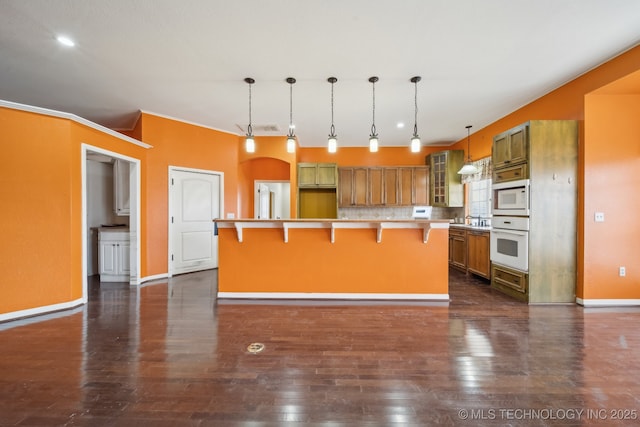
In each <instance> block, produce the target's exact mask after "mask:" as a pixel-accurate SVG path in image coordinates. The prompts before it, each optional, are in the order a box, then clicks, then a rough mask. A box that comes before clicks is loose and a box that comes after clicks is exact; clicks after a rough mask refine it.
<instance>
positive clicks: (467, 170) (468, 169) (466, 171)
mask: <svg viewBox="0 0 640 427" xmlns="http://www.w3.org/2000/svg"><path fill="white" fill-rule="evenodd" d="M470 139H471V125H467V161H466V162H465V164H464V166H462V168H461V169H460V170H459V171H458V174H460V175H473V174H474V173H478V168H477V167H475V166H474V165H473V163H472V162H471V151H470V149H469V147H470Z"/></svg>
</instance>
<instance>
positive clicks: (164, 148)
mask: <svg viewBox="0 0 640 427" xmlns="http://www.w3.org/2000/svg"><path fill="white" fill-rule="evenodd" d="M141 120H142V125H141V126H142V140H143V141H144V142H146V143H147V144H151V145H153V148H152V149H150V150H149V151H148V154H147V163H146V170H145V172H144V173H145V177H146V186H145V190H146V206H144V207H143V212H142V217H144V218H146V227H145V228H143V236H142V238H143V243H142V246H143V247H145V248H146V250H145V251H142V252H141V256H143V257H144V258H143V261H142V269H141V273H142V274H141V275H142V277H146V276H154V275H159V274H166V273H167V272H168V259H167V252H168V226H167V224H168V215H169V206H168V203H169V201H168V193H169V190H168V188H169V184H168V183H169V166H177V167H185V168H193V169H202V170H211V171H217V172H223V173H224V212H225V214H226V213H228V212H234V213H236V206H237V205H238V175H237V174H238V172H237V169H238V168H237V165H238V137H237V136H236V135H231V134H227V133H224V132H220V131H216V130H213V129H209V128H205V127H199V126H194V125H191V124H188V123H184V122H180V121H177V120H172V119H168V118H163V117H159V116H155V115H152V114H148V113H142V117H141Z"/></svg>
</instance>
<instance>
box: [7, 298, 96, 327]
mask: <svg viewBox="0 0 640 427" xmlns="http://www.w3.org/2000/svg"><path fill="white" fill-rule="evenodd" d="M82 304H84V301H82V298H80V299H77V300H74V301H69V302H63V303H60V304H53V305H47V306H44V307H36V308H29V309H26V310H19V311H13V312H11V313H2V314H0V322H6V321H8V320H15V319H20V318H23V317H31V316H37V315H40V314H45V313H51V312H54V311H60V310H68V309H70V308H74V307H77V306H79V305H82Z"/></svg>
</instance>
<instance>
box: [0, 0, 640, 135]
mask: <svg viewBox="0 0 640 427" xmlns="http://www.w3.org/2000/svg"><path fill="white" fill-rule="evenodd" d="M58 35H66V36H68V37H71V38H72V39H73V40H75V42H76V46H75V47H73V48H69V47H65V46H63V45H61V44H59V43H58V42H57V41H56V36H58ZM639 42H640V1H637V0H562V1H558V0H536V1H513V0H483V1H478V0H456V1H451V0H402V1H399V0H395V1H392V0H341V1H339V0H305V1H300V0H271V1H265V0H233V1H230V0H189V1H180V2H178V1H175V0H110V1H104V0H23V1H11V0H0V99H3V100H6V101H13V102H18V103H23V104H29V105H35V106H38V107H44V108H50V109H55V110H61V111H65V112H69V113H73V114H76V115H78V116H80V117H84V118H86V119H89V120H91V121H94V122H96V123H99V124H101V125H104V126H107V127H109V128H113V129H130V128H131V127H132V126H133V125H134V123H135V120H136V119H137V117H138V114H139V111H145V112H149V113H154V114H158V115H163V116H168V117H172V118H176V119H179V120H183V121H186V122H191V123H195V124H199V125H203V126H207V127H211V128H214V129H219V130H223V131H226V132H231V133H236V134H238V135H242V134H244V133H245V131H246V125H247V123H248V119H249V87H248V85H247V84H246V83H245V82H244V78H245V77H252V78H254V79H255V84H253V85H252V125H253V128H254V133H255V134H256V135H285V134H286V133H287V131H288V123H289V89H290V87H289V84H288V83H286V81H285V79H286V78H287V77H294V78H296V79H297V82H296V83H295V84H294V85H293V121H294V123H295V125H296V135H297V136H298V139H299V143H300V145H301V146H303V147H315V146H325V145H326V140H327V135H328V134H329V128H330V124H331V84H330V83H328V82H327V78H328V77H331V76H335V77H337V79H338V81H337V82H336V83H335V85H334V124H335V130H336V133H337V135H338V143H339V146H365V145H367V144H368V137H369V133H370V131H371V125H372V120H373V100H372V98H373V85H372V84H371V83H369V81H368V79H369V77H371V76H377V77H379V80H378V82H377V83H376V84H375V125H376V129H377V132H378V133H379V136H380V145H381V146H383V147H384V146H403V145H408V143H409V139H410V137H411V134H412V132H413V125H414V95H415V92H414V90H415V88H416V87H415V86H414V84H413V83H411V82H410V78H411V77H413V76H421V77H422V80H421V81H420V82H419V83H418V84H417V91H418V120H417V124H418V133H419V134H420V137H421V139H422V141H423V144H426V145H439V144H450V143H452V142H455V141H457V140H460V139H464V138H465V137H466V132H467V131H466V129H465V126H466V125H473V128H472V131H475V130H479V129H481V128H482V127H484V126H486V125H488V124H490V123H492V122H494V121H496V120H497V119H499V118H501V117H503V116H504V115H506V114H508V113H510V112H512V111H514V110H516V109H517V108H519V107H521V106H523V105H526V104H527V103H529V102H531V101H533V100H535V99H537V98H538V97H540V96H542V95H544V94H546V93H548V92H550V91H551V90H553V89H555V88H557V87H559V86H561V85H563V84H564V83H566V82H568V81H570V80H572V79H574V78H575V77H577V76H579V75H581V74H583V73H585V72H586V71H588V70H590V69H592V68H594V67H596V66H597V65H599V64H601V63H603V62H606V61H607V60H609V59H611V58H612V57H614V56H617V55H618V54H620V53H622V52H624V51H625V50H628V49H629V48H631V47H633V46H635V45H637V44H638V43H639ZM398 123H404V125H405V126H404V128H398V126H397V124H398ZM274 126H275V128H276V129H277V130H265V129H268V128H269V127H274Z"/></svg>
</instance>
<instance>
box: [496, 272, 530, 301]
mask: <svg viewBox="0 0 640 427" xmlns="http://www.w3.org/2000/svg"><path fill="white" fill-rule="evenodd" d="M528 279H529V277H528V275H527V273H524V272H522V271H518V270H514V269H512V268H508V267H505V266H502V265H497V264H492V265H491V287H492V288H494V289H497V290H499V291H501V292H503V293H505V294H507V295H511V296H512V297H514V298H517V299H519V300H521V301H527V300H528V295H527V294H528Z"/></svg>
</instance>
